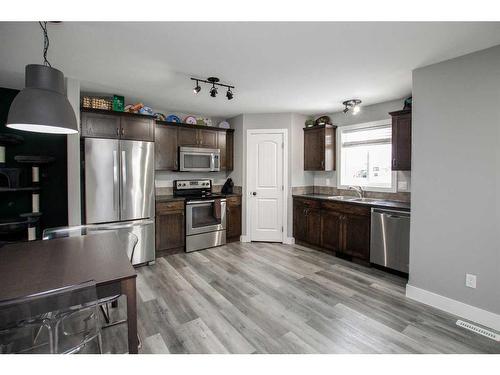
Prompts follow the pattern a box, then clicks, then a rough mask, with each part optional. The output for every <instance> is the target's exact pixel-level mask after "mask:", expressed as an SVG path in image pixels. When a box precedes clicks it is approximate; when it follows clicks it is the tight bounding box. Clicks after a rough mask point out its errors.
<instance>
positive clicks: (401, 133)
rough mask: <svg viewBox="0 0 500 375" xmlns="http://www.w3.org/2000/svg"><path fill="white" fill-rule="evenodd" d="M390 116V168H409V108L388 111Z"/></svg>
mask: <svg viewBox="0 0 500 375" xmlns="http://www.w3.org/2000/svg"><path fill="white" fill-rule="evenodd" d="M389 114H390V115H391V116H392V170H393V171H409V170H411V110H403V111H396V112H390V113H389Z"/></svg>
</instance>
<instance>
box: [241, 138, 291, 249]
mask: <svg viewBox="0 0 500 375" xmlns="http://www.w3.org/2000/svg"><path fill="white" fill-rule="evenodd" d="M255 134H281V135H282V136H283V147H282V152H283V157H282V160H283V168H282V173H283V195H282V198H283V204H282V225H283V232H282V235H281V242H282V243H291V241H290V238H289V237H288V203H289V202H288V186H289V183H288V129H247V134H246V142H245V148H246V151H245V156H246V160H245V170H246V172H245V184H244V187H243V188H244V191H243V194H244V198H245V199H244V202H245V206H246V207H245V232H246V233H245V235H243V236H241V241H242V242H251V241H252V238H251V237H252V234H251V233H252V231H251V230H252V226H251V225H252V224H251V221H252V220H251V216H250V215H251V210H250V209H249V208H250V194H251V191H250V189H249V181H250V170H249V168H248V161H249V160H250V148H249V147H248V146H249V142H250V139H251V137H250V136H251V135H255Z"/></svg>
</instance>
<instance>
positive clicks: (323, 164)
mask: <svg viewBox="0 0 500 375" xmlns="http://www.w3.org/2000/svg"><path fill="white" fill-rule="evenodd" d="M321 168H322V169H325V161H324V160H321Z"/></svg>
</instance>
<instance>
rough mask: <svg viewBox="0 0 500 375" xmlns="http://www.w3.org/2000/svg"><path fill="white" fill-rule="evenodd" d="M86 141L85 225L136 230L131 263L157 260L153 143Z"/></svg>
mask: <svg viewBox="0 0 500 375" xmlns="http://www.w3.org/2000/svg"><path fill="white" fill-rule="evenodd" d="M84 143H85V144H84V167H83V168H84V179H85V182H84V189H85V193H84V194H85V206H84V210H85V211H84V212H85V214H84V216H85V222H86V224H102V225H105V226H106V227H110V228H112V229H116V230H126V231H131V232H133V233H134V234H136V235H137V237H138V238H139V242H138V243H137V246H136V248H135V252H134V258H133V262H132V263H133V264H134V265H136V264H142V263H148V262H151V261H154V259H155V224H154V212H155V199H154V143H153V142H143V141H128V140H118V139H101V138H86V139H85V141H84ZM129 255H130V254H129Z"/></svg>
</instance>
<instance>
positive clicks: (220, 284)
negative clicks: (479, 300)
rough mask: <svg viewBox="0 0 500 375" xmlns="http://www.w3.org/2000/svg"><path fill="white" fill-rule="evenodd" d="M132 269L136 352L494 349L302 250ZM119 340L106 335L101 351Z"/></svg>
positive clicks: (342, 265)
mask: <svg viewBox="0 0 500 375" xmlns="http://www.w3.org/2000/svg"><path fill="white" fill-rule="evenodd" d="M137 271H138V278H137V288H138V330H139V336H140V339H141V341H142V347H141V349H140V352H141V353H500V344H499V343H497V342H495V341H492V340H490V339H488V338H485V337H482V336H479V335H476V334H474V333H472V332H469V331H466V330H464V329H461V328H458V327H457V326H456V325H455V322H456V317H454V316H451V315H449V314H446V313H443V312H441V311H439V310H435V309H433V308H430V307H428V306H425V305H422V304H420V303H418V302H414V301H411V300H409V299H407V298H406V297H405V284H406V280H404V279H402V278H399V277H396V276H393V275H390V274H387V273H385V272H382V271H379V270H376V269H373V268H367V267H363V266H359V265H356V264H353V263H350V262H347V261H344V260H341V259H338V258H335V257H333V256H329V255H327V254H323V253H320V252H317V251H315V250H310V249H307V248H304V247H301V246H288V245H281V244H268V243H249V244H246V243H233V244H229V245H227V246H223V247H219V248H214V249H210V250H203V251H199V252H195V253H190V254H177V255H172V256H168V257H165V258H159V259H157V261H156V264H155V265H153V266H150V267H142V268H139V269H138V270H137ZM123 305H124V303H123V302H122V303H120V306H123ZM113 314H115V315H116V316H122V315H123V314H124V312H123V311H122V310H120V309H114V311H113ZM125 338H126V326H124V325H121V326H117V327H112V328H109V329H106V330H105V331H104V348H105V351H106V352H111V353H123V352H125V351H126V344H125V343H126V340H125Z"/></svg>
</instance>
